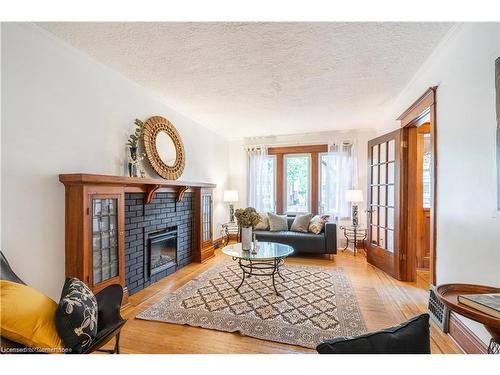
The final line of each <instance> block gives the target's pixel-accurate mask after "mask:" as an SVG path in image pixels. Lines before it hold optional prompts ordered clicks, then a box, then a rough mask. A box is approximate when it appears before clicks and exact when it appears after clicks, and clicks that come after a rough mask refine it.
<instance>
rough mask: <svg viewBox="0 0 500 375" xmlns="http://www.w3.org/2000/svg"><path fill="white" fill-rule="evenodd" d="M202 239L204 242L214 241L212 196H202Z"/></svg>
mask: <svg viewBox="0 0 500 375" xmlns="http://www.w3.org/2000/svg"><path fill="white" fill-rule="evenodd" d="M201 207H202V238H203V242H206V241H210V240H211V239H212V196H211V195H210V194H202V196H201Z"/></svg>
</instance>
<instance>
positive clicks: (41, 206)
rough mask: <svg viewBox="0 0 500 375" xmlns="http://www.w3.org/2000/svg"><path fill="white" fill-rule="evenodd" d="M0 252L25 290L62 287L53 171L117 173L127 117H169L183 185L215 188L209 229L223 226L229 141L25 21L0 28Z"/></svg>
mask: <svg viewBox="0 0 500 375" xmlns="http://www.w3.org/2000/svg"><path fill="white" fill-rule="evenodd" d="M1 36H2V78H3V80H2V117H1V119H2V139H1V141H2V143H1V144H2V150H1V152H2V159H1V162H2V170H1V174H2V182H3V184H2V200H3V205H2V206H1V213H2V215H1V216H2V218H3V220H2V246H3V247H2V250H3V251H4V252H5V253H6V255H7V258H8V259H9V261H10V262H11V265H12V266H13V268H14V270H16V272H17V273H19V275H20V277H21V278H22V279H23V280H25V281H26V282H27V283H28V284H30V285H33V286H34V287H36V288H37V289H39V290H41V291H42V292H45V293H46V294H48V295H49V296H50V297H52V298H54V299H58V298H59V294H60V290H61V286H62V284H63V282H64V186H63V185H62V184H61V183H60V182H59V181H58V174H60V173H75V172H76V173H77V172H83V173H98V174H112V175H124V174H125V168H124V165H125V164H124V158H125V142H126V140H127V137H128V134H129V133H131V132H132V131H133V120H134V119H135V118H140V119H146V118H148V117H150V116H152V115H162V116H165V117H167V118H168V119H169V120H170V121H171V122H172V123H173V124H174V125H175V126H176V128H177V130H178V131H179V133H180V135H181V137H182V140H183V142H184V147H185V150H186V167H185V170H184V173H183V175H182V176H181V178H180V179H181V180H182V179H184V180H187V181H202V182H213V183H216V184H217V189H216V194H215V198H216V200H215V210H214V227H217V226H218V224H219V223H220V222H223V221H227V215H228V214H227V212H226V208H225V205H224V204H223V203H222V202H221V200H222V199H221V196H222V194H221V192H222V190H223V189H224V185H225V183H226V182H227V181H226V179H227V176H226V174H227V143H226V142H225V140H224V139H222V138H221V137H220V136H218V135H217V134H215V133H213V132H212V131H210V130H208V129H207V128H205V127H203V126H201V125H200V124H197V123H195V122H193V121H191V120H190V119H188V118H186V117H184V116H182V115H181V114H179V113H176V112H175V111H174V110H173V109H172V108H169V107H168V106H166V105H164V104H163V103H161V102H160V101H158V100H156V99H155V98H154V97H153V96H152V95H151V94H150V93H149V92H147V91H146V90H144V89H142V88H141V87H139V86H138V85H136V84H135V83H133V82H131V81H129V80H128V79H126V78H125V77H123V76H121V75H119V74H117V73H116V72H114V71H112V70H110V69H109V68H107V67H105V66H103V65H101V64H99V63H97V62H95V61H93V60H92V59H90V58H89V57H88V56H87V55H85V54H83V53H81V52H80V51H77V50H75V49H73V48H72V47H70V46H68V45H66V44H64V43H63V42H61V41H59V40H58V39H55V38H54V37H52V35H51V34H48V33H47V32H46V31H44V30H42V29H40V28H38V27H36V26H34V25H32V24H5V23H4V24H2V34H1Z"/></svg>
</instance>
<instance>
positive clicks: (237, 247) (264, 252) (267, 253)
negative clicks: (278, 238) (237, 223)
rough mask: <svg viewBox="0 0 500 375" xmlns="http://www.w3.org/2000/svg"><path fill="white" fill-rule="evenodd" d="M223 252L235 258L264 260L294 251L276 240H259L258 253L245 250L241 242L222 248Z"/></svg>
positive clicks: (280, 256)
mask: <svg viewBox="0 0 500 375" xmlns="http://www.w3.org/2000/svg"><path fill="white" fill-rule="evenodd" d="M252 246H253V244H252ZM222 252H223V253H224V254H226V255H229V256H230V257H234V258H241V259H247V260H254V259H255V260H264V259H276V258H283V257H286V256H288V255H290V254H292V253H293V247H291V246H288V245H284V244H281V243H276V242H260V241H259V243H258V245H257V254H252V250H243V249H242V248H241V243H235V244H232V245H229V246H226V247H224V248H223V249H222Z"/></svg>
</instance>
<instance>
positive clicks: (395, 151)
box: [367, 130, 402, 278]
mask: <svg viewBox="0 0 500 375" xmlns="http://www.w3.org/2000/svg"><path fill="white" fill-rule="evenodd" d="M400 147H402V146H401V130H396V131H394V132H391V133H389V134H385V135H383V136H380V137H378V138H376V139H372V140H371V141H369V142H368V207H369V209H368V213H369V214H368V225H369V231H368V243H367V245H368V246H367V248H368V251H367V259H368V262H369V263H370V264H373V265H374V266H376V267H378V268H380V269H382V270H383V271H385V272H387V273H388V274H390V275H392V276H394V277H396V278H397V277H399V276H398V275H399V272H400V269H401V263H400V262H401V260H400V256H399V240H398V231H399V226H398V225H399V224H398V223H399V208H398V202H399V190H400V183H399V168H400V154H401V152H402V151H401V148H400Z"/></svg>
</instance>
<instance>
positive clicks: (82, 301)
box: [56, 278, 97, 353]
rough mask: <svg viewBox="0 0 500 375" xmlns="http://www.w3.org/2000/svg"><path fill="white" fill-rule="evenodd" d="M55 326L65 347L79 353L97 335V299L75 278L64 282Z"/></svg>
mask: <svg viewBox="0 0 500 375" xmlns="http://www.w3.org/2000/svg"><path fill="white" fill-rule="evenodd" d="M56 328H57V332H58V333H59V336H60V337H61V339H62V341H63V343H64V345H65V347H66V348H71V349H72V351H73V353H81V352H82V351H84V350H85V349H86V348H88V347H89V346H90V345H91V344H92V341H93V340H94V338H95V337H96V335H97V300H96V298H95V296H94V294H93V293H92V291H91V290H90V289H89V288H88V287H87V285H85V284H84V283H83V282H81V281H80V280H79V279H77V278H68V279H66V282H65V283H64V287H63V290H62V293H61V300H60V301H59V306H58V307H57V311H56Z"/></svg>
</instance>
